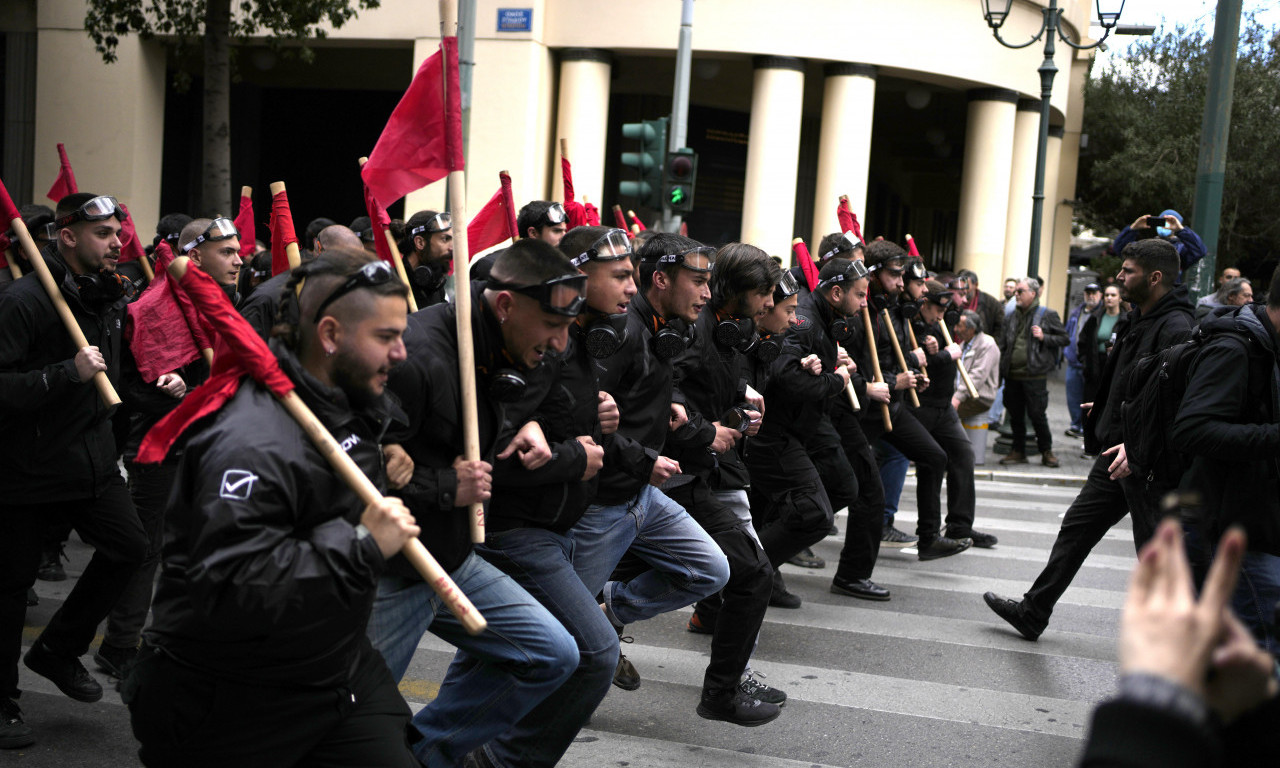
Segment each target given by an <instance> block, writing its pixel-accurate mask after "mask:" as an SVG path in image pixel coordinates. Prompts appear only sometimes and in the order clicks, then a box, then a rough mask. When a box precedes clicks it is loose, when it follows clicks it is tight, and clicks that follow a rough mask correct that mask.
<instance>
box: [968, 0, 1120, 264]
mask: <svg viewBox="0 0 1280 768" xmlns="http://www.w3.org/2000/svg"><path fill="white" fill-rule="evenodd" d="M1012 6H1013V0H982V15H983V17H984V18H985V19H986V20H987V26H989V27H991V34H993V35H994V36H995V38H996V40H998V41H1000V44H1001V45H1003V46H1004V47H1006V48H1026V47H1028V46H1031V45H1034V44H1035V43H1037V42H1039V40H1040V38H1042V37H1043V38H1044V61H1043V62H1042V63H1041V64H1040V69H1039V70H1038V71H1039V72H1040V139H1039V142H1038V143H1037V145H1036V184H1035V191H1034V192H1033V193H1032V195H1031V247H1030V251H1029V253H1028V256H1027V274H1028V275H1031V276H1033V277H1034V276H1036V275H1037V274H1038V273H1039V271H1040V225H1041V222H1042V221H1043V219H1044V166H1045V159H1046V158H1045V155H1046V154H1047V153H1048V148H1049V97H1050V96H1052V95H1053V78H1054V76H1055V75H1057V74H1058V67H1057V65H1056V64H1054V63H1053V54H1054V50H1055V41H1056V40H1061V41H1062V42H1064V43H1066V44H1067V45H1069V46H1071V47H1072V48H1075V49H1076V50H1080V51H1087V50H1090V49H1092V48H1097V47H1098V46H1099V45H1102V42H1103V41H1104V40H1106V39H1107V36H1108V35H1110V34H1111V30H1112V29H1113V28H1114V27H1115V26H1116V24H1117V23H1119V21H1120V12H1121V11H1122V10H1124V0H1097V8H1098V23H1099V24H1101V25H1102V28H1103V30H1104V32H1103V34H1102V37H1101V38H1100V39H1099V40H1097V41H1096V42H1094V43H1093V44H1092V45H1077V44H1076V43H1073V42H1071V40H1070V39H1069V38H1068V37H1067V36H1066V35H1064V34H1062V28H1061V26H1060V25H1059V23H1058V22H1059V20H1060V19H1061V18H1062V9H1060V8H1058V0H1049V5H1048V7H1046V8H1043V9H1041V13H1043V14H1044V21H1042V22H1041V24H1040V31H1039V32H1037V33H1036V35H1035V37H1032V38H1031V39H1030V40H1029V41H1027V42H1025V43H1022V44H1020V45H1014V44H1012V43H1008V42H1006V41H1005V39H1004V38H1002V37H1000V27H1001V26H1002V25H1003V24H1004V22H1005V19H1006V18H1008V16H1009V10H1010V8H1012ZM1113 9H1114V10H1113Z"/></svg>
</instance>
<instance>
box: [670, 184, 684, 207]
mask: <svg viewBox="0 0 1280 768" xmlns="http://www.w3.org/2000/svg"><path fill="white" fill-rule="evenodd" d="M683 202H684V187H675V188H673V189H672V190H671V204H672V205H679V204H681V203H683Z"/></svg>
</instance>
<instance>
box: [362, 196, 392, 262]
mask: <svg viewBox="0 0 1280 768" xmlns="http://www.w3.org/2000/svg"><path fill="white" fill-rule="evenodd" d="M364 209H365V211H367V212H368V213H369V226H371V227H373V247H374V248H376V249H377V251H378V258H380V259H382V260H383V261H385V262H387V263H388V264H392V265H394V263H395V257H394V256H392V255H391V244H390V243H388V242H387V236H386V234H385V233H386V231H387V227H389V226H391V217H390V216H388V215H387V210H386V209H385V208H383V207H382V206H381V205H378V201H377V200H374V199H373V194H372V193H371V192H369V185H368V184H365V185H364Z"/></svg>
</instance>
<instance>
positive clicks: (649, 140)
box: [618, 117, 667, 208]
mask: <svg viewBox="0 0 1280 768" xmlns="http://www.w3.org/2000/svg"><path fill="white" fill-rule="evenodd" d="M622 135H623V137H624V138H628V139H639V140H640V151H639V152H623V153H622V164H623V165H625V166H629V167H631V168H635V169H636V170H637V171H638V172H639V174H640V179H639V180H638V181H623V182H620V183H619V184H618V192H619V193H620V194H622V195H623V196H624V197H634V198H636V201H637V202H638V203H639V204H640V205H643V206H645V207H647V208H661V207H662V195H661V192H662V168H663V160H664V159H665V157H666V151H667V118H665V117H659V118H658V119H656V120H645V121H644V122H642V123H623V125H622Z"/></svg>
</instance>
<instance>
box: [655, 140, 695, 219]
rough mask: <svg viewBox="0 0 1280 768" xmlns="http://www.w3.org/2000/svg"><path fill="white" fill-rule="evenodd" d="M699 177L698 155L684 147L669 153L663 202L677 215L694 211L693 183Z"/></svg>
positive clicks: (663, 181)
mask: <svg viewBox="0 0 1280 768" xmlns="http://www.w3.org/2000/svg"><path fill="white" fill-rule="evenodd" d="M697 176H698V153H697V152H694V151H693V150H692V149H689V148H688V147H682V148H680V149H677V150H673V151H671V152H668V153H667V161H666V163H664V164H663V170H662V202H663V203H664V204H665V205H666V206H667V207H668V208H670V209H671V210H672V211H674V212H676V213H688V212H689V211H692V210H693V183H694V181H695V180H696V178H697Z"/></svg>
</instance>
